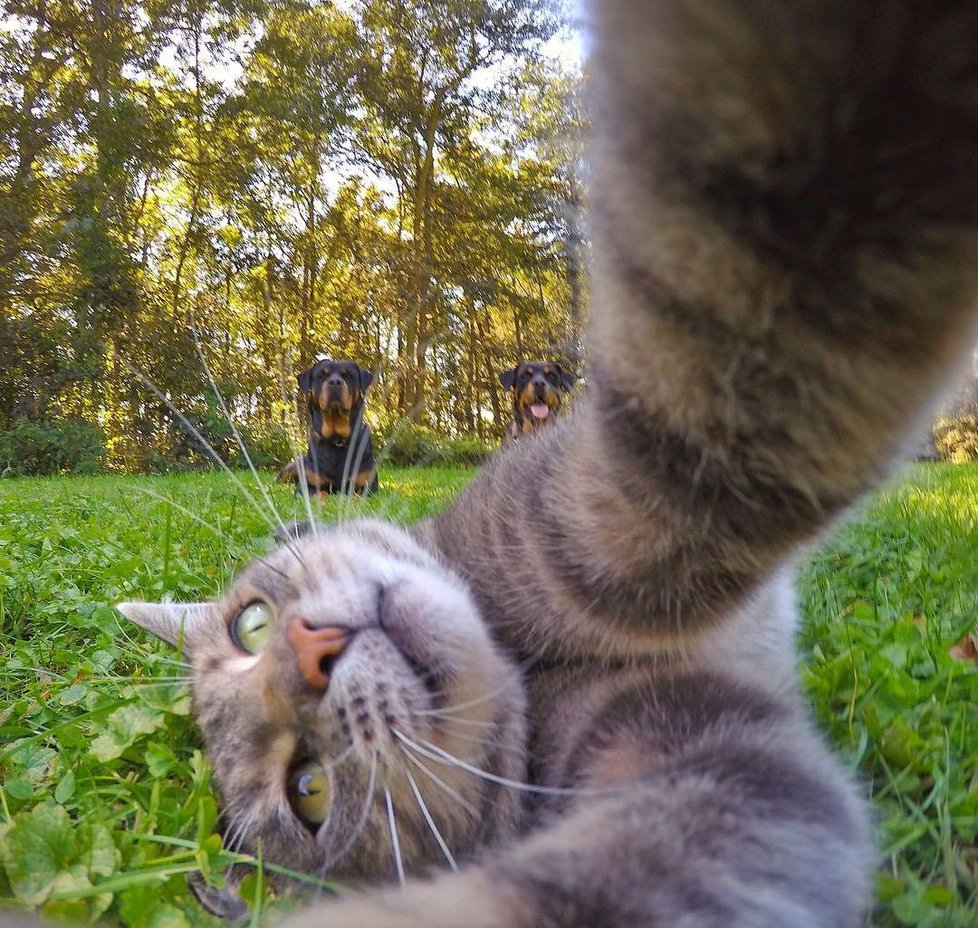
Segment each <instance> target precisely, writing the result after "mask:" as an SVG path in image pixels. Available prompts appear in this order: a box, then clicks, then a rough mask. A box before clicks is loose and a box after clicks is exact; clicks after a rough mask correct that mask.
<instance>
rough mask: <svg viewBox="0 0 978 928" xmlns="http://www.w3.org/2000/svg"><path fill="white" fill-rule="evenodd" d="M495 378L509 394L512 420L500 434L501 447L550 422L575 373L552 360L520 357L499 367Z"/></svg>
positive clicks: (556, 414) (557, 410) (558, 409)
mask: <svg viewBox="0 0 978 928" xmlns="http://www.w3.org/2000/svg"><path fill="white" fill-rule="evenodd" d="M499 382H500V383H501V384H502V385H503V386H504V387H505V388H506V389H507V390H509V391H510V393H511V394H512V397H513V421H512V422H511V423H510V424H509V427H508V428H507V429H506V435H505V437H504V438H503V446H504V447H505V446H506V445H514V444H517V443H518V442H519V441H520V439H521V438H523V437H525V436H527V435H530V434H532V433H533V432H534V431H536V430H537V429H540V428H542V427H545V426H547V425H550V424H551V423H552V422H554V421H555V420H556V419H557V417H558V416H559V415H560V407H561V404H562V402H563V398H564V394H565V393H566V392H567V391H568V390H570V389H571V388H572V387H573V386H574V384H575V383H576V382H577V376H576V375H575V374H572V373H571V372H570V371H565V370H564V369H563V368H562V367H561V366H560V365H559V364H558V363H557V362H556V361H522V362H520V363H519V364H517V365H516V367H514V368H513V369H512V370H509V371H503V372H502V373H501V374H500V375H499Z"/></svg>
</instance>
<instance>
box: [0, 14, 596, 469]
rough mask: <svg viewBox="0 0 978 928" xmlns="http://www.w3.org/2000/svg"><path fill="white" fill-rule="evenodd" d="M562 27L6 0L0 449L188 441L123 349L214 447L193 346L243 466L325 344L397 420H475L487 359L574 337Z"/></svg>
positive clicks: (424, 438) (278, 452)
mask: <svg viewBox="0 0 978 928" xmlns="http://www.w3.org/2000/svg"><path fill="white" fill-rule="evenodd" d="M562 28H563V18H562V11H561V10H559V9H556V8H555V7H554V6H553V5H552V4H550V3H548V2H545V0H353V2H342V3H335V4H334V3H329V2H321V0H276V2H274V3H266V2H262V0H240V2H239V0H218V2H207V3H204V2H202V0H148V2H131V0H86V2H82V0H48V2H36V0H30V2H20V0H12V2H8V3H7V4H6V6H5V11H4V13H3V14H0V471H2V470H4V469H5V468H6V470H7V472H8V473H12V472H28V471H32V470H33V471H51V470H73V469H74V470H85V469H94V468H101V467H110V468H113V469H125V470H147V469H161V468H165V467H167V466H170V465H172V464H174V463H177V464H179V463H181V462H183V463H186V462H192V461H194V460H199V454H198V452H199V449H198V448H197V445H196V442H195V441H194V440H192V439H188V438H187V437H186V435H185V433H184V429H183V428H182V426H181V424H180V423H179V422H178V421H177V418H176V416H175V415H174V414H173V413H172V411H171V410H170V409H168V408H167V406H166V404H165V403H164V402H163V401H162V400H161V399H160V397H159V396H157V395H156V394H155V393H154V392H153V390H152V389H151V388H150V387H149V386H148V385H147V384H146V383H145V382H143V381H142V380H141V379H140V375H139V373H137V372H142V374H145V376H146V377H147V378H150V379H151V380H152V381H153V383H154V384H155V386H156V388H157V389H158V390H159V391H160V392H161V393H162V394H164V395H165V396H166V397H167V398H168V399H169V400H170V401H171V402H172V403H173V404H174V405H175V406H176V407H177V408H179V409H180V410H181V412H183V413H185V414H186V415H187V416H188V418H189V419H190V420H191V421H192V422H193V423H194V425H195V426H197V427H198V428H200V429H201V431H203V432H204V433H205V435H207V437H208V438H209V440H211V441H212V442H213V443H214V444H215V445H216V446H217V447H218V450H219V451H221V453H222V454H224V455H226V456H227V457H229V458H233V457H234V455H235V454H236V453H237V452H236V446H235V443H234V442H233V439H232V437H231V436H230V429H229V428H228V427H227V424H226V418H225V415H224V411H223V410H222V408H221V406H220V403H219V402H218V400H217V399H216V395H215V391H214V390H213V389H212V388H211V386H210V384H209V383H208V378H207V375H206V373H205V365H204V363H203V359H206V364H207V366H208V367H209V368H210V371H211V372H212V374H213V376H214V379H215V381H216V384H217V386H218V388H219V391H220V393H221V395H222V396H223V398H224V400H225V401H226V402H227V405H228V408H229V409H230V411H231V413H232V415H233V418H234V419H235V420H236V421H237V422H238V424H239V425H241V426H243V428H244V431H245V434H246V438H247V441H248V443H249V444H250V445H251V446H252V448H253V450H254V451H255V452H256V453H257V454H258V456H259V458H262V459H264V460H263V462H264V463H268V464H271V463H274V462H275V460H276V459H278V460H279V461H280V460H281V459H282V457H283V456H284V455H285V454H286V453H287V448H288V444H287V438H288V436H287V432H291V433H292V434H293V437H294V436H295V434H297V433H296V425H297V418H298V417H297V411H296V408H295V392H296V391H295V373H296V371H298V370H300V369H302V368H303V367H305V366H308V365H309V364H310V363H311V362H312V361H313V360H314V359H315V357H316V356H317V355H320V354H331V355H334V356H345V357H350V358H353V359H355V360H356V361H358V362H359V363H361V364H364V365H366V366H369V367H370V368H372V369H373V370H375V371H377V372H378V373H379V382H378V384H377V386H376V387H375V388H373V390H372V398H371V407H372V415H373V416H374V421H375V425H376V426H377V427H378V428H379V431H380V432H381V433H382V434H385V433H390V432H392V431H399V432H400V434H401V437H402V439H404V436H405V434H406V435H407V439H406V441H402V443H404V444H405V446H407V445H410V444H411V443H412V442H413V443H414V444H418V445H421V446H425V443H426V442H427V443H429V444H430V443H431V442H434V441H435V440H436V439H438V438H439V437H442V438H452V439H456V440H457V439H459V437H460V436H471V437H472V438H471V439H469V440H470V441H475V442H479V441H482V442H485V443H489V444H492V443H494V442H495V441H496V440H497V438H498V436H499V435H500V434H501V432H502V430H503V427H504V424H505V421H506V419H507V417H508V415H509V411H508V409H507V405H506V400H505V398H504V397H503V395H502V391H501V388H500V387H499V384H498V381H497V379H496V378H497V373H498V371H499V370H500V369H502V368H503V367H506V366H509V365H511V364H512V363H513V362H514V361H515V360H517V359H519V358H521V357H525V356H540V355H547V356H553V357H557V358H560V359H562V360H564V361H567V362H569V363H571V364H577V363H579V362H580V357H579V353H580V348H579V337H578V336H579V332H580V330H581V326H582V321H583V318H584V316H585V314H586V306H585V305H584V299H583V297H582V292H583V285H582V281H581V267H582V258H581V253H582V251H583V249H584V247H585V244H584V242H585V236H584V233H583V230H582V228H581V226H580V222H579V218H578V217H579V209H580V205H581V204H580V200H581V180H580V174H581V138H582V135H583V128H584V127H583V117H582V115H581V112H582V110H581V100H580V97H581V94H580V90H579V83H580V80H579V75H578V74H577V72H576V66H575V64H574V63H573V62H571V63H570V64H568V63H566V62H564V63H562V62H561V60H560V58H559V57H554V56H552V55H548V54H547V51H548V49H549V50H552V49H553V48H554V47H555V41H554V37H555V36H558V38H559V36H560V34H561V32H560V30H561V29H562ZM556 47H557V48H560V47H561V46H560V45H559V44H558V45H557V46H556ZM564 57H565V58H566V57H567V56H564ZM571 57H573V56H571ZM408 421H414V422H416V423H418V425H417V426H407V427H405V426H404V423H406V422H408ZM398 423H400V424H401V425H398ZM395 426H396V427H397V428H396V429H395Z"/></svg>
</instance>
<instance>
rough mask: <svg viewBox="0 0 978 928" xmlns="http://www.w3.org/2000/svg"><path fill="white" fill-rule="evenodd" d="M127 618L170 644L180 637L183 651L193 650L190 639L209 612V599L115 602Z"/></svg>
mask: <svg viewBox="0 0 978 928" xmlns="http://www.w3.org/2000/svg"><path fill="white" fill-rule="evenodd" d="M116 609H118V610H119V612H121V613H122V614H123V615H124V616H125V617H126V618H127V619H129V621H130V622H135V623H136V625H139V626H140V627H141V628H145V629H146V631H148V632H152V633H153V634H154V635H156V637H157V638H162V639H163V640H164V641H166V642H167V643H169V644H172V645H173V646H174V647H179V645H180V642H181V640H182V641H183V651H184V653H185V654H190V653H191V652H192V651H193V644H194V639H195V638H196V637H197V635H198V633H199V632H200V631H201V629H202V628H203V626H204V625H205V624H206V622H207V620H208V619H209V618H210V616H211V615H212V613H213V610H214V604H213V603H133V602H129V603H117V604H116Z"/></svg>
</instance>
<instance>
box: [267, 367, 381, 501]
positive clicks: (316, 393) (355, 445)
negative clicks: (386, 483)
mask: <svg viewBox="0 0 978 928" xmlns="http://www.w3.org/2000/svg"><path fill="white" fill-rule="evenodd" d="M373 379H374V375H373V374H372V373H371V372H370V371H367V370H364V369H363V368H362V367H360V365H358V364H354V363H353V362H352V361H333V360H331V359H330V358H324V359H323V360H321V361H317V362H316V363H315V364H314V365H313V366H312V367H311V368H309V370H307V371H303V372H302V373H301V374H299V377H298V380H299V389H300V390H302V391H303V392H304V393H305V395H306V398H307V400H308V405H309V450H308V451H307V452H306V454H305V455H304V456H303V457H302V458H296V459H295V460H294V461H290V462H289V463H288V464H286V465H285V467H283V468H282V470H281V472H280V473H279V479H280V480H294V481H295V483H296V489H297V490H298V489H300V488H301V484H300V483H299V481H300V480H302V479H303V478H304V479H305V481H306V485H307V486H308V488H309V492H310V493H311V494H318V493H340V492H342V493H350V492H354V493H372V492H373V491H375V490H376V489H377V468H376V464H375V463H374V448H373V441H372V440H371V437H370V428H369V427H368V426H367V423H366V422H365V421H364V419H363V404H364V393H365V392H366V389H367V387H369V386H370V384H371V383H373ZM300 472H301V473H300Z"/></svg>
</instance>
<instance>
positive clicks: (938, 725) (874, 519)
mask: <svg viewBox="0 0 978 928" xmlns="http://www.w3.org/2000/svg"><path fill="white" fill-rule="evenodd" d="M471 476H472V471H471V470H435V469H427V470H420V469H414V470H395V469H390V468H385V469H383V470H382V472H381V484H382V487H383V489H382V490H381V492H380V493H378V494H377V495H376V496H374V497H371V498H368V499H366V500H363V499H346V498H338V497H337V498H331V499H329V500H328V501H326V502H325V503H318V502H317V503H314V504H313V505H314V506H315V507H316V513H317V515H320V516H321V517H322V518H325V519H327V520H332V519H337V518H341V517H344V516H349V515H355V514H359V513H369V512H376V513H382V514H385V515H388V516H390V517H392V518H394V519H395V520H398V521H410V520H413V519H417V518H419V517H421V516H423V515H425V514H428V513H431V512H434V511H436V510H437V509H438V508H440V507H442V506H444V505H445V504H446V503H447V502H448V500H450V499H451V498H452V497H453V496H454V495H455V494H456V493H457V492H458V490H459V489H460V488H461V487H462V486H463V485H464V484H465V483H466V482H467V481H468V480H469V479H470V478H471ZM262 479H263V485H264V486H265V488H266V489H267V491H268V492H269V494H270V495H271V498H272V501H273V502H274V504H275V506H276V508H277V510H278V511H279V513H280V514H281V516H282V518H283V519H294V518H300V519H301V518H304V517H306V515H305V504H304V502H303V501H302V500H301V499H300V498H298V497H296V496H295V495H294V494H293V493H292V492H291V491H290V490H289V489H288V488H287V487H284V486H281V485H277V484H274V483H273V482H271V477H270V476H266V477H263V478H262ZM242 486H243V488H244V491H246V492H247V493H248V494H249V495H251V496H252V497H253V498H254V499H255V500H257V501H258V503H259V506H260V505H263V504H262V503H261V494H260V493H259V492H258V488H257V486H256V484H255V482H254V480H253V478H250V477H247V476H243V477H242ZM259 506H256V505H253V504H252V503H250V502H248V501H247V500H246V499H245V497H244V495H243V492H242V490H240V489H238V488H236V487H235V486H234V485H233V484H232V483H231V481H230V480H229V478H228V477H227V476H226V475H223V474H214V473H195V474H184V475H179V476H177V475H171V476H164V477H152V478H151V477H147V478H122V477H101V478H98V479H88V478H73V479H72V480H70V481H67V480H59V479H53V480H52V479H19V480H9V481H4V482H2V483H0V661H2V662H3V666H4V668H5V670H4V674H3V676H2V677H0V706H2V707H3V711H2V712H0V743H2V744H3V745H4V747H3V748H2V749H0V896H3V897H9V898H10V899H12V900H13V901H14V903H15V904H16V905H19V906H24V907H36V906H38V905H40V906H41V907H42V909H43V911H45V912H46V913H48V914H50V915H52V916H57V915H69V916H74V917H76V918H80V919H83V920H84V919H88V918H91V917H93V916H94V915H96V914H99V913H101V917H102V918H103V919H104V920H105V921H106V922H107V923H108V924H110V925H111V924H118V923H122V924H125V925H128V926H130V928H149V926H158V925H172V926H174V928H184V926H186V925H190V924H194V925H208V924H210V925H214V926H215V928H216V925H217V923H216V922H215V921H213V920H211V919H210V918H209V917H208V916H205V915H204V914H203V913H202V912H201V911H200V909H199V907H198V906H197V904H196V903H195V902H194V901H193V900H192V898H191V897H190V895H189V891H188V889H187V885H186V882H185V878H186V875H187V874H189V873H195V872H196V873H202V874H204V876H205V878H206V879H210V880H212V881H214V882H218V881H219V880H220V874H221V872H222V870H223V868H224V867H225V866H226V865H227V864H228V863H230V862H231V861H234V860H238V861H241V862H243V863H244V864H245V865H246V866H250V867H252V868H254V872H255V875H256V878H255V879H249V881H248V884H247V885H248V886H249V887H250V890H249V891H252V890H253V891H254V893H255V897H256V899H255V904H256V906H257V909H258V912H259V913H260V911H261V909H263V908H264V907H266V906H268V905H270V904H272V903H273V900H272V896H271V892H270V890H269V889H268V882H267V879H263V878H259V877H260V870H259V864H258V862H257V861H254V860H252V859H251V858H241V857H237V856H235V855H233V854H231V853H230V852H228V851H227V850H225V849H224V848H222V847H221V843H220V838H219V837H218V836H217V835H216V834H215V833H214V827H215V815H216V812H215V802H216V799H215V796H214V795H213V791H212V788H211V782H210V771H209V768H208V765H207V764H206V762H205V760H204V758H203V757H202V756H201V754H200V752H199V749H198V747H197V740H196V734H195V731H194V729H193V726H192V724H191V721H190V718H189V716H188V708H189V706H188V693H187V688H186V686H185V685H184V683H183V682H182V680H181V676H182V671H181V668H180V666H179V665H178V664H176V663H174V661H173V656H172V652H170V651H168V650H167V649H166V648H165V647H164V646H162V645H160V644H158V643H155V642H152V641H150V640H149V639H148V638H147V637H146V636H145V635H144V634H143V633H142V632H140V631H138V630H134V629H132V628H130V627H128V626H126V625H125V623H124V622H122V620H121V619H120V618H119V617H118V616H117V614H116V613H115V612H114V611H113V610H112V609H111V608H110V607H109V604H110V603H113V602H117V601H119V600H121V599H127V598H140V597H143V598H157V597H160V596H162V595H165V594H170V595H173V596H174V597H176V598H179V599H185V600H189V599H195V598H201V597H209V596H213V595H214V594H215V593H216V592H217V591H218V590H220V589H221V588H222V587H223V586H224V585H225V584H226V583H227V581H228V579H229V578H230V576H231V574H232V573H233V571H234V570H235V569H237V568H238V567H239V566H241V565H242V564H244V563H246V562H247V561H248V560H250V559H251V558H252V557H254V556H255V555H256V554H259V553H260V552H261V551H263V550H265V545H266V544H267V543H268V542H267V537H268V534H269V532H270V531H271V527H272V525H271V519H270V517H269V516H268V515H267V513H266V514H263V513H262V512H261V511H259ZM976 548H978V467H975V466H971V465H956V466H950V465H928V466H921V467H918V468H917V469H916V470H914V471H913V473H912V475H911V479H910V480H909V481H907V482H906V483H904V484H903V485H901V486H897V487H895V488H893V489H892V490H889V491H888V492H885V493H883V494H881V495H880V497H878V498H877V499H876V500H875V501H874V502H873V503H872V504H871V505H870V506H868V507H867V508H866V510H865V512H864V514H863V515H862V517H861V518H860V519H859V521H858V522H856V523H854V524H852V525H850V526H847V527H846V528H844V529H843V530H842V531H841V532H840V533H838V535H837V536H836V537H834V538H833V539H831V540H830V541H829V542H828V543H827V544H826V545H824V546H823V547H822V549H821V550H820V551H819V552H818V553H817V554H816V556H815V557H814V559H813V561H812V564H811V565H810V567H809V568H808V570H807V571H806V572H805V574H804V575H803V582H802V601H803V606H804V611H805V615H806V621H805V623H804V626H803V632H802V636H801V640H800V647H801V652H802V658H803V662H804V664H803V677H804V681H805V685H806V687H807V689H808V692H809V693H810V695H811V697H812V700H813V702H814V705H815V709H816V712H817V714H818V716H819V719H820V721H821V724H822V725H823V727H824V728H825V730H826V731H827V732H828V734H829V736H830V738H831V740H832V741H833V742H834V743H835V744H836V745H837V746H838V748H839V749H840V750H841V751H842V752H843V754H844V755H845V756H846V757H847V758H848V760H849V762H850V764H851V765H852V766H853V768H854V769H856V770H857V771H858V775H859V776H860V777H861V778H862V781H863V782H864V784H865V788H866V791H867V793H868V794H870V795H871V796H872V797H873V802H874V806H875V809H876V815H877V823H878V841H879V845H880V848H881V850H882V853H883V863H884V867H883V869H882V870H881V873H880V875H879V879H878V884H877V894H878V898H879V901H880V905H879V910H878V912H877V913H876V915H875V916H874V919H873V922H872V924H874V925H875V926H877V928H899V926H907V925H913V926H919V928H971V926H972V925H973V924H974V911H975V906H976V905H978V875H976V869H975V857H974V848H975V847H976V845H978V791H976V789H975V771H976V770H978V717H976V715H975V713H974V706H975V705H976V704H978V670H976V669H975V668H974V667H973V666H971V665H970V664H968V663H965V662H960V661H956V660H953V659H952V658H951V657H950V656H949V655H948V649H949V647H950V646H951V645H952V644H953V643H954V642H956V641H957V640H958V639H959V638H960V637H961V636H962V635H963V634H964V633H966V632H968V631H974V630H975V613H976V604H978V561H976V560H975V557H974V551H975V550H976ZM266 869H267V867H266ZM275 904H276V905H280V903H275Z"/></svg>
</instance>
